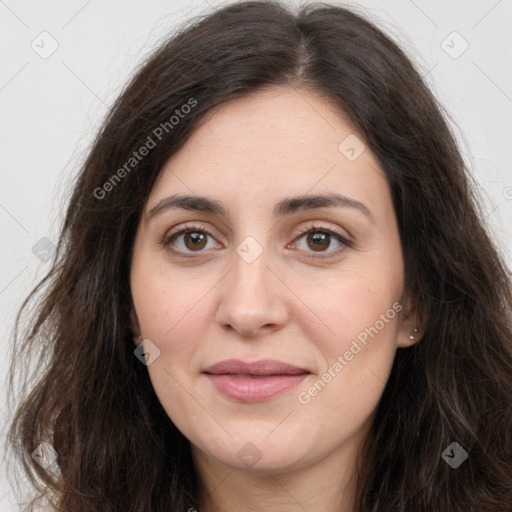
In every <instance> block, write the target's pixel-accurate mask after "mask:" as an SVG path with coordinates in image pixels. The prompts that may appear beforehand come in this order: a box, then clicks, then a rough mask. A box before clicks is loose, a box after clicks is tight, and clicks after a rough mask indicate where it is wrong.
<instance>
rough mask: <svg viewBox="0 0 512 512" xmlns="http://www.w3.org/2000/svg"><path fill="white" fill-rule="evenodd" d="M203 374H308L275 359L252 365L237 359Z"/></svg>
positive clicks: (222, 362)
mask: <svg viewBox="0 0 512 512" xmlns="http://www.w3.org/2000/svg"><path fill="white" fill-rule="evenodd" d="M204 373H209V374H212V375H237V374H238V375H252V376H270V375H300V374H302V373H310V372H309V371H308V370H306V369H304V368H299V367H298V366H294V365H291V364H288V363H285V362H283V361H277V360H275V359H262V360H260V361H255V362H253V363H247V362H244V361H240V360H238V359H230V360H227V361H221V362H220V363H216V364H214V365H212V366H209V367H208V368H206V369H205V370H204Z"/></svg>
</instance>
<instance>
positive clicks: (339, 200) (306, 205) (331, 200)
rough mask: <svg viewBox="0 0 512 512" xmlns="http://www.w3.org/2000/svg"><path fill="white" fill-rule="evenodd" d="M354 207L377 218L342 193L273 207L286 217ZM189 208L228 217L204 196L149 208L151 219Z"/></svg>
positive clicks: (167, 199) (287, 201)
mask: <svg viewBox="0 0 512 512" xmlns="http://www.w3.org/2000/svg"><path fill="white" fill-rule="evenodd" d="M334 207H344V208H354V209H356V210H359V211H360V212H361V213H363V214H364V215H365V216H366V217H367V218H368V219H369V220H370V221H371V222H372V223H374V224H375V219H374V217H373V215H372V214H371V212H370V210H369V209H368V207H367V206H366V205H364V204H363V203H361V202H360V201H357V200H356V199H352V198H350V197H347V196H343V195H340V194H319V195H302V196H296V197H289V198H285V199H282V200H281V201H279V202H278V203H277V204H276V205H275V206H274V209H273V213H274V216H275V217H284V216H285V215H290V214H292V213H296V212H300V211H305V210H313V209H315V208H334ZM176 209H177V210H189V211H197V212H204V213H212V214H214V215H218V216H219V217H224V218H226V217H228V210H227V209H226V208H225V207H224V205H223V204H222V203H221V202H220V201H217V200H215V199H210V198H208V197H204V196H195V195H181V194H175V195H172V196H169V197H165V198H164V199H162V200H161V201H159V202H158V203H157V204H156V205H155V206H153V207H152V208H151V210H149V213H148V218H149V219H150V220H151V219H153V218H154V217H156V216H157V215H159V214H161V213H163V212H164V211H167V210H176Z"/></svg>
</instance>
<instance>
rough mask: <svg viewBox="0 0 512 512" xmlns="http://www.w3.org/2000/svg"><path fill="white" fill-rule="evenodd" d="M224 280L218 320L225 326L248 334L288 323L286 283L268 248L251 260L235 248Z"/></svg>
mask: <svg viewBox="0 0 512 512" xmlns="http://www.w3.org/2000/svg"><path fill="white" fill-rule="evenodd" d="M221 283H222V287H221V288H220V290H221V298H220V302H219V305H218V308H217V314H216V320H217V322H218V323H219V325H221V326H222V327H223V328H224V329H228V330H234V331H236V332H238V333H239V334H240V335H242V336H245V337H247V336H257V335H258V333H259V331H262V333H264V334H269V333H270V332H272V331H275V330H278V329H280V328H281V327H282V326H283V325H285V324H286V322H287V320H288V310H287V307H286V302H285V293H286V287H285V286H284V285H283V283H282V282H281V281H280V280H279V279H278V278H277V277H276V275H275V273H274V272H273V271H272V270H271V269H270V268H269V266H268V258H267V255H266V251H264V252H263V253H262V254H261V255H260V256H259V257H258V258H257V259H256V260H255V261H253V262H251V263H248V262H247V261H245V260H244V259H243V258H242V257H240V256H239V255H238V254H237V253H236V252H235V253H234V254H233V266H232V269H231V271H230V272H228V273H227V275H226V276H225V278H224V279H223V280H222V282H221Z"/></svg>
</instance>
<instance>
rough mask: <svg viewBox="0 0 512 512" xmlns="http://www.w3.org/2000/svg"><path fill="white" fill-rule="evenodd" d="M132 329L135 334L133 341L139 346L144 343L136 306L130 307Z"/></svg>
mask: <svg viewBox="0 0 512 512" xmlns="http://www.w3.org/2000/svg"><path fill="white" fill-rule="evenodd" d="M129 318H130V331H131V332H132V335H133V342H134V343H135V345H137V346H139V345H140V344H141V343H142V336H141V335H140V327H139V320H138V319H137V314H136V313H135V308H134V307H133V305H132V307H131V308H130V315H129Z"/></svg>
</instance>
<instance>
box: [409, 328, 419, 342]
mask: <svg viewBox="0 0 512 512" xmlns="http://www.w3.org/2000/svg"><path fill="white" fill-rule="evenodd" d="M412 332H413V333H414V334H417V333H418V329H416V327H415V328H414V329H413V330H412ZM409 338H410V339H411V340H413V341H414V340H415V339H416V338H415V337H414V335H411V336H409Z"/></svg>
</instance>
